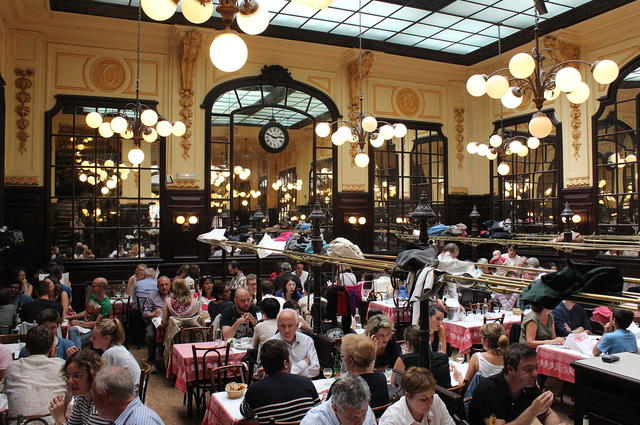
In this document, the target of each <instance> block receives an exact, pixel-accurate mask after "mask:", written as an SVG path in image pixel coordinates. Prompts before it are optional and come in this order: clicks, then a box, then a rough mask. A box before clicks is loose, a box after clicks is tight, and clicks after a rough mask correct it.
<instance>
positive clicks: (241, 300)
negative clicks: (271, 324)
mask: <svg viewBox="0 0 640 425" xmlns="http://www.w3.org/2000/svg"><path fill="white" fill-rule="evenodd" d="M257 314H258V310H257V309H256V306H255V305H253V304H252V303H251V294H250V293H249V291H247V290H246V289H244V288H238V289H237V290H236V297H235V299H234V301H233V305H230V306H229V307H227V308H226V309H225V310H224V311H223V312H222V313H221V314H220V327H221V328H222V337H223V338H224V339H229V338H244V337H253V328H254V327H255V325H256V323H257V321H258V319H257Z"/></svg>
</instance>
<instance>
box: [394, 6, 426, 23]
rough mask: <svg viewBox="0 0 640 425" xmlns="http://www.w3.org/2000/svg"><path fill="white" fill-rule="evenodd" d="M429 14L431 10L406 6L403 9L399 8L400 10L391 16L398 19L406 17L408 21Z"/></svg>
mask: <svg viewBox="0 0 640 425" xmlns="http://www.w3.org/2000/svg"><path fill="white" fill-rule="evenodd" d="M428 14H429V12H428V11H426V10H422V9H416V8H414V7H408V6H404V7H402V8H401V9H398V11H397V12H395V13H394V14H393V15H391V16H392V17H393V18H397V19H405V20H407V21H416V20H418V19H422V18H424V17H425V16H427V15H428Z"/></svg>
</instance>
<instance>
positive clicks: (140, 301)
mask: <svg viewBox="0 0 640 425" xmlns="http://www.w3.org/2000/svg"><path fill="white" fill-rule="evenodd" d="M146 301H147V297H136V303H137V306H136V307H138V311H139V312H140V314H142V312H143V311H144V303H145V302H146Z"/></svg>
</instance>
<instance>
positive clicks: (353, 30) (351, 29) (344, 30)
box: [331, 24, 360, 37]
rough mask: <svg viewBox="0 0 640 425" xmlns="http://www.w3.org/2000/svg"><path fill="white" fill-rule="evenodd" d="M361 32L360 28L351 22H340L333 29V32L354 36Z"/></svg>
mask: <svg viewBox="0 0 640 425" xmlns="http://www.w3.org/2000/svg"><path fill="white" fill-rule="evenodd" d="M359 32H360V30H359V28H358V27H357V26H355V25H349V24H340V25H338V26H337V27H336V28H334V29H333V30H331V34H340V35H350V36H352V37H356V36H357V35H358V34H359Z"/></svg>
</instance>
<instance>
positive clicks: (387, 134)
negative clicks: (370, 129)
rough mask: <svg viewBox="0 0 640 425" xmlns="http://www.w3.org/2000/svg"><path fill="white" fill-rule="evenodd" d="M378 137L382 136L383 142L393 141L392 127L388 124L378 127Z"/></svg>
mask: <svg viewBox="0 0 640 425" xmlns="http://www.w3.org/2000/svg"><path fill="white" fill-rule="evenodd" d="M380 136H382V138H383V139H384V140H390V139H393V127H391V126H390V125H389V124H385V125H383V126H382V127H380Z"/></svg>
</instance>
